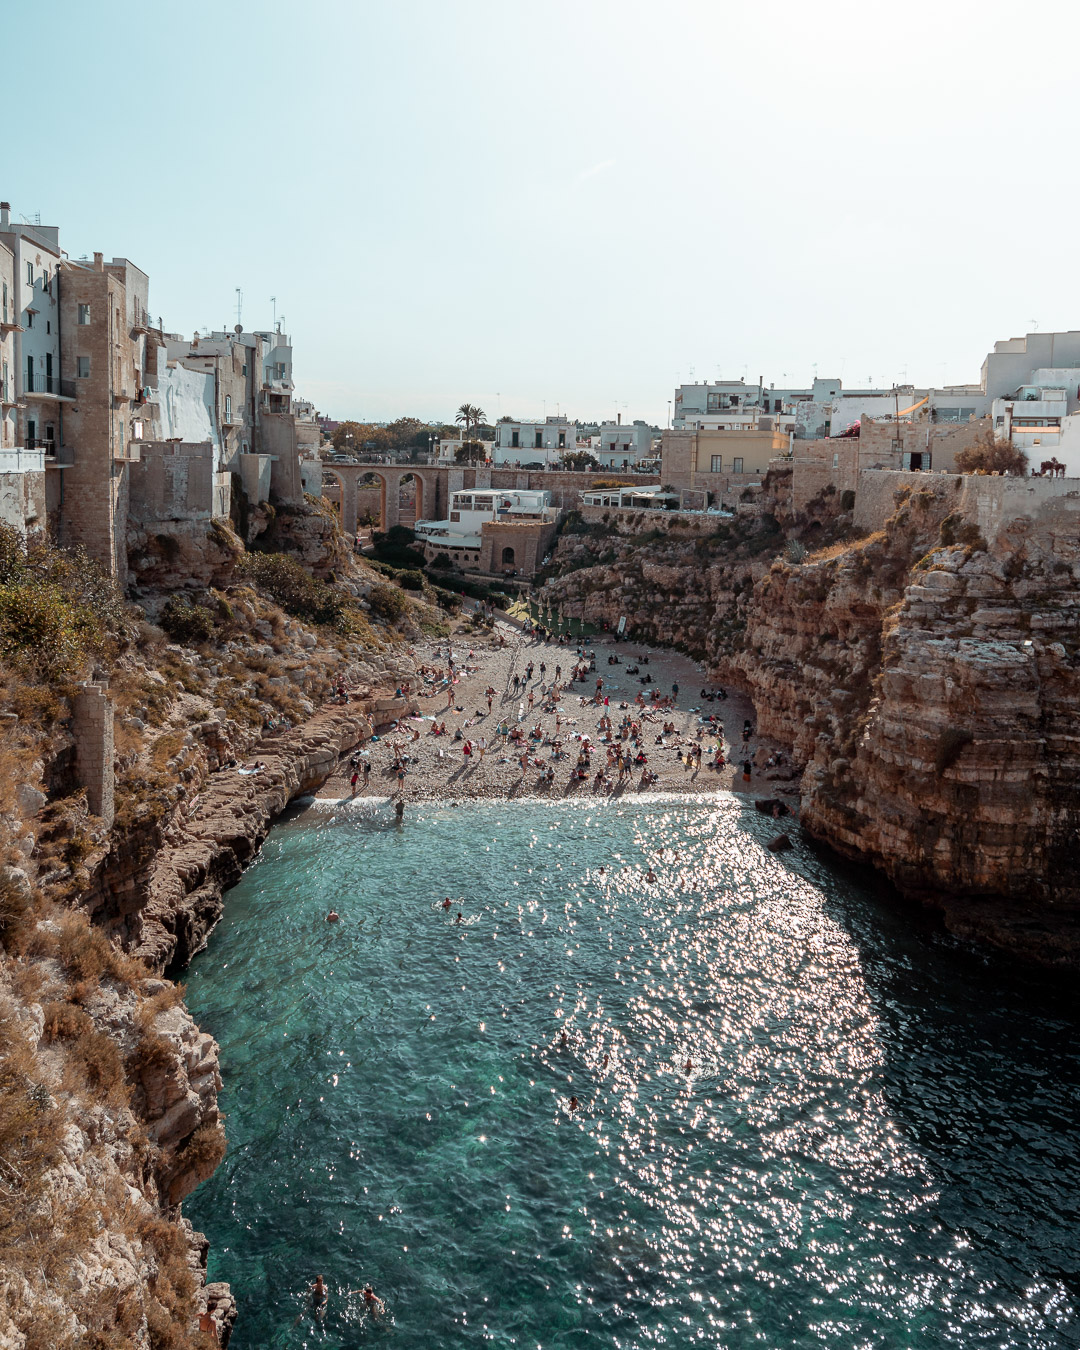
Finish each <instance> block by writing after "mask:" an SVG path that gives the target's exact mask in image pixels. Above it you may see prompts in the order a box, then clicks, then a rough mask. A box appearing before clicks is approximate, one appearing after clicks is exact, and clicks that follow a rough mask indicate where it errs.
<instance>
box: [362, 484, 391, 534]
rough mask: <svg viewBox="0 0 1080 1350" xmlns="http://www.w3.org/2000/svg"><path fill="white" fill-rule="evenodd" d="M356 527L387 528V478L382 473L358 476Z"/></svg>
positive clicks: (363, 528)
mask: <svg viewBox="0 0 1080 1350" xmlns="http://www.w3.org/2000/svg"><path fill="white" fill-rule="evenodd" d="M355 481H356V487H355V492H356V528H357V529H358V530H365V529H369V530H385V529H386V479H385V478H383V477H382V475H381V474H377V473H365V474H362V475H361V474H357V476H356V480H355Z"/></svg>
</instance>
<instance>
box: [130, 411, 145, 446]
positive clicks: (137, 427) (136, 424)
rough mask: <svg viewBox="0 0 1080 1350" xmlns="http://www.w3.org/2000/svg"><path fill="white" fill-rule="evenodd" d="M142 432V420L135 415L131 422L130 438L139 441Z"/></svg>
mask: <svg viewBox="0 0 1080 1350" xmlns="http://www.w3.org/2000/svg"><path fill="white" fill-rule="evenodd" d="M142 433H143V424H142V421H141V419H140V418H138V417H136V418H135V420H134V421H133V422H132V424H131V439H132V440H133V441H141V440H142Z"/></svg>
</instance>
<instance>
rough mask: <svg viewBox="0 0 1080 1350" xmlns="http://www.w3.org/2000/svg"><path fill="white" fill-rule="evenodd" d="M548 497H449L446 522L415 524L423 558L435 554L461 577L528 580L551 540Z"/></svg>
mask: <svg viewBox="0 0 1080 1350" xmlns="http://www.w3.org/2000/svg"><path fill="white" fill-rule="evenodd" d="M557 518H558V512H557V511H556V510H555V509H554V507H552V505H551V493H550V492H547V491H537V490H504V489H493V488H463V489H459V490H457V491H456V492H453V493H451V495H450V504H449V514H448V516H447V518H446V519H445V520H418V521H417V522H416V525H415V527H414V528H415V530H416V537H417V540H418V541H419V542H420V543H421V544H422V545H423V549H424V556H425V558H427V560H428V562H434V561H435V559H436V558H437V557H438V556H439V554H445V555H446V557H447V559H448V561H449V562H450V563H452V564H453V565H454V566H456V567H460V568H462V569H463V570H464V571H471V572H487V573H491V574H502V575H515V576H523V577H529V576H532V575H533V573H534V572H535V571H536V569H537V567H538V566H539V560H540V559H541V558H542V556H543V554H544V553H545V552H546V550H547V547H548V545H549V543H550V541H551V540H552V539H553V538H554V535H555V525H556V521H557Z"/></svg>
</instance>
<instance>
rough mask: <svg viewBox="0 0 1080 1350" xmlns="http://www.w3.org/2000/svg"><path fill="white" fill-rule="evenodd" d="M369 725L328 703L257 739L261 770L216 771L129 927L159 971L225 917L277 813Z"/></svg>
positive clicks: (321, 778) (175, 829)
mask: <svg viewBox="0 0 1080 1350" xmlns="http://www.w3.org/2000/svg"><path fill="white" fill-rule="evenodd" d="M372 730H373V725H372V721H371V718H370V716H369V715H368V714H367V713H366V712H364V711H362V710H361V709H359V708H358V707H356V705H351V706H345V707H341V708H328V709H326V710H324V711H323V712H321V713H318V714H317V715H316V716H315V717H313V718H311V719H310V721H308V722H305V723H304V724H303V725H302V726H299V727H295V728H292V729H290V730H288V731H282V732H279V733H277V734H274V735H271V736H267V737H265V738H264V739H263V740H262V741H260V742H259V743H258V744H257V745H256V746H255V747H254V749H253V750H252V751H251V756H252V760H253V761H256V762H258V763H259V764H260V765H261V766H262V767H260V768H259V769H258V770H257V771H256V772H254V773H252V774H242V773H240V772H238V771H237V770H233V769H224V770H220V771H219V772H218V773H216V774H213V775H212V776H211V777H210V779H209V780H208V781H207V784H206V786H205V787H204V789H203V790H202V791H201V792H200V793H199V795H198V796H197V797H196V798H195V799H194V800H193V801H192V802H191V803H190V804H189V805H188V806H187V809H186V811H185V812H184V813H183V815H182V817H178V818H177V819H176V820H175V821H174V823H173V825H172V826H171V827H170V830H169V833H168V834H167V836H166V840H165V844H164V847H162V848H161V849H160V850H159V852H158V853H157V855H156V856H155V858H154V861H153V864H152V867H151V870H150V875H149V880H148V885H147V901H146V904H145V906H144V907H143V908H142V909H141V910H140V911H139V912H138V914H137V915H136V916H135V923H136V925H137V926H136V927H135V929H134V931H132V932H131V933H130V934H127V935H126V937H127V945H129V946H130V947H131V949H132V950H133V951H134V953H135V954H136V955H137V956H139V957H140V958H141V959H142V960H143V961H145V962H146V964H147V965H148V966H150V968H151V969H152V970H158V971H162V970H165V969H166V968H167V967H170V966H173V965H178V964H180V965H182V964H184V963H186V962H187V961H189V960H190V959H191V957H192V955H193V954H194V953H195V952H197V951H198V950H199V949H200V948H201V947H202V945H203V944H204V943H205V941H206V937H207V935H208V934H209V932H210V930H211V929H212V928H213V927H214V925H215V924H216V923H217V921H218V919H220V917H221V912H222V900H221V895H222V892H223V891H224V890H225V889H226V888H227V887H229V886H231V885H234V884H235V883H236V882H237V881H238V880H239V878H240V874H241V873H242V871H243V869H244V867H245V866H246V865H247V864H248V863H249V862H250V860H251V858H252V857H253V855H254V854H255V852H256V850H257V849H258V848H259V846H260V845H261V844H262V842H263V840H264V839H265V838H266V835H267V833H268V831H269V829H270V825H271V823H272V822H273V820H274V818H275V816H277V815H279V814H280V813H281V812H282V811H283V810H284V809H285V807H286V806H287V805H288V803H289V802H290V801H292V799H293V798H294V797H297V796H300V795H301V794H303V793H306V792H313V791H314V790H315V789H316V788H318V787H320V786H321V785H322V784H323V783H324V782H325V781H326V779H327V778H329V777H330V775H331V773H332V772H333V771H334V769H335V768H336V767H337V764H338V762H339V760H340V758H341V756H342V755H343V754H345V753H347V752H348V751H349V750H351V749H353V748H354V747H355V746H357V745H359V744H360V742H361V741H363V740H366V739H368V738H369V737H370V736H371V734H372Z"/></svg>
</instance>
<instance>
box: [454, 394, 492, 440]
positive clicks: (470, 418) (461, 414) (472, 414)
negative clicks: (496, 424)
mask: <svg viewBox="0 0 1080 1350" xmlns="http://www.w3.org/2000/svg"><path fill="white" fill-rule="evenodd" d="M486 419H487V413H485V412H484V410H483V408H478V407H477V406H476V404H475V403H463V404H462V405H461V407H460V408H459V409H458V410H457V412H456V413H455V414H454V421H455V422H462V423H464V425H465V438H466V440H467V439H468V438H469V432H470V430H471V429H472V428H474V427H478V426H479V425H480V423H481V422H483V421H485V420H486Z"/></svg>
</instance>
